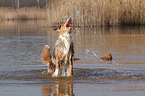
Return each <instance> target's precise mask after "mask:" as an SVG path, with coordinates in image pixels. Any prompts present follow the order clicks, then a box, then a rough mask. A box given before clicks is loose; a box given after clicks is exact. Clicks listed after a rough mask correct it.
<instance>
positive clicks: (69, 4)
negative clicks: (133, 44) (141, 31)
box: [48, 0, 145, 26]
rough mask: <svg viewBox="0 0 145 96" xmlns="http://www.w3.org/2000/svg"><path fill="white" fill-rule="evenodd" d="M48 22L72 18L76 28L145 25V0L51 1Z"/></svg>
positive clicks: (58, 21) (52, 22)
mask: <svg viewBox="0 0 145 96" xmlns="http://www.w3.org/2000/svg"><path fill="white" fill-rule="evenodd" d="M48 7H49V8H48V21H49V22H50V24H54V23H57V24H60V23H61V22H63V21H64V20H63V19H65V18H68V17H72V19H73V24H74V26H98V25H99V26H100V25H140V24H145V0H50V2H49V4H48Z"/></svg>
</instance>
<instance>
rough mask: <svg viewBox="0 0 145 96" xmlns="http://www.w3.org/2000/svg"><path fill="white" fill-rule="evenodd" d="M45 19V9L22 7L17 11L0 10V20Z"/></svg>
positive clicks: (11, 9) (9, 9)
mask: <svg viewBox="0 0 145 96" xmlns="http://www.w3.org/2000/svg"><path fill="white" fill-rule="evenodd" d="M39 19H44V20H46V19H47V11H46V9H37V8H35V7H29V8H28V7H23V8H20V9H19V10H17V9H13V8H6V7H1V8H0V20H39Z"/></svg>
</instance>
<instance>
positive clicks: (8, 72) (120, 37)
mask: <svg viewBox="0 0 145 96" xmlns="http://www.w3.org/2000/svg"><path fill="white" fill-rule="evenodd" d="M46 25H47V21H0V96H52V95H54V96H64V95H66V96H68V95H69V96H137V95H138V96H144V94H145V27H144V26H141V27H111V28H107V27H97V28H90V27H85V28H83V27H80V28H79V27H75V28H73V29H72V34H73V40H74V46H75V57H78V58H80V60H78V61H75V62H74V76H73V77H59V78H52V77H51V76H50V75H49V74H47V66H46V65H44V64H43V63H42V62H41V60H40V54H41V50H42V48H43V46H44V45H46V44H48V45H49V46H50V47H51V52H52V50H53V48H54V44H55V41H56V40H57V38H58V35H59V34H58V32H56V31H54V30H53V28H52V27H47V26H46ZM106 53H111V54H112V56H113V60H112V62H104V61H102V60H100V57H101V56H103V55H104V54H106Z"/></svg>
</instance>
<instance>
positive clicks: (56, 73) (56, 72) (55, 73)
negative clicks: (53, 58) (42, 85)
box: [52, 69, 59, 77]
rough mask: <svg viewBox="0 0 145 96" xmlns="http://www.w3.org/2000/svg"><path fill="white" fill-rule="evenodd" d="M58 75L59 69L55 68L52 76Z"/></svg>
mask: <svg viewBox="0 0 145 96" xmlns="http://www.w3.org/2000/svg"><path fill="white" fill-rule="evenodd" d="M58 75H59V69H56V70H55V72H54V73H53V74H52V77H57V76H58Z"/></svg>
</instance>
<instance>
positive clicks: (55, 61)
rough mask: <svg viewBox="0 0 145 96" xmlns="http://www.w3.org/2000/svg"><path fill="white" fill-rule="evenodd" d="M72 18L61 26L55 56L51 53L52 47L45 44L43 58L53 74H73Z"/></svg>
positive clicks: (49, 71) (54, 51)
mask: <svg viewBox="0 0 145 96" xmlns="http://www.w3.org/2000/svg"><path fill="white" fill-rule="evenodd" d="M71 24H72V20H71V18H69V19H67V21H66V22H65V23H64V24H63V25H62V26H61V27H60V28H59V29H57V31H58V32H59V38H58V40H57V41H56V43H55V48H54V50H53V56H52V57H51V54H50V47H49V46H48V45H45V46H44V48H43V50H42V53H41V60H42V61H43V63H44V64H47V66H48V73H52V76H72V75H73V70H72V69H73V60H72V59H73V56H74V45H73V40H72V35H71V31H70V30H71Z"/></svg>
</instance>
